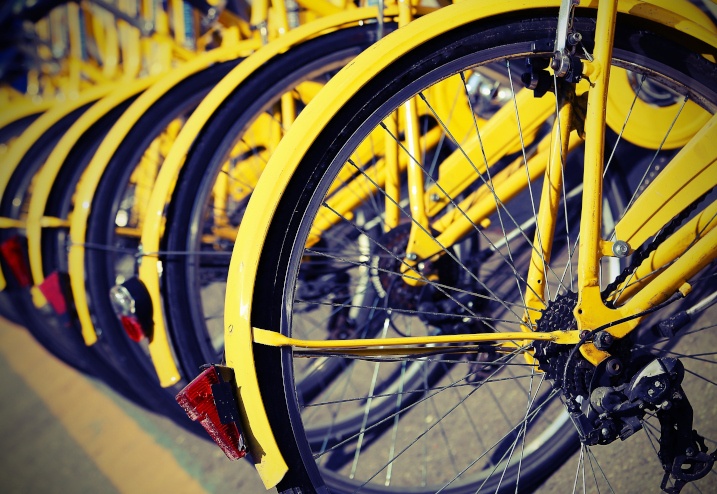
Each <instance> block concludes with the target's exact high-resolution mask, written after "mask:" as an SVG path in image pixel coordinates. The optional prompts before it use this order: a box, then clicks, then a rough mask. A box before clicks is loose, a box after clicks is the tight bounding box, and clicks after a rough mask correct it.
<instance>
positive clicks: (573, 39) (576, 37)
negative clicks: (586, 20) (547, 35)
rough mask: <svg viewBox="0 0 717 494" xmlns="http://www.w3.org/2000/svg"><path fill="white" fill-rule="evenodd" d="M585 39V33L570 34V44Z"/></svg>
mask: <svg viewBox="0 0 717 494" xmlns="http://www.w3.org/2000/svg"><path fill="white" fill-rule="evenodd" d="M582 40H583V35H582V34H580V33H572V34H570V35H568V44H569V45H572V46H575V45H577V44H578V43H580V42H581V41H582Z"/></svg>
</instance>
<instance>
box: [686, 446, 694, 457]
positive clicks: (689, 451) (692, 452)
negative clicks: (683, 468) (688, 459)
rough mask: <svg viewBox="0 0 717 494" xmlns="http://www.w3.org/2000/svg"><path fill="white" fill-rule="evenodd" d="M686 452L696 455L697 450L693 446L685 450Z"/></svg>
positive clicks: (689, 454) (688, 454)
mask: <svg viewBox="0 0 717 494" xmlns="http://www.w3.org/2000/svg"><path fill="white" fill-rule="evenodd" d="M685 454H686V455H687V456H695V450H694V449H693V448H687V449H686V450H685Z"/></svg>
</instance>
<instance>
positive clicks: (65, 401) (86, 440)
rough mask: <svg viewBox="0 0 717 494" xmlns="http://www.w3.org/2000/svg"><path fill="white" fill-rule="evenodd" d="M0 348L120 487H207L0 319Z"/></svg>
mask: <svg viewBox="0 0 717 494" xmlns="http://www.w3.org/2000/svg"><path fill="white" fill-rule="evenodd" d="M0 353H2V355H3V357H4V358H5V360H6V361H7V362H8V364H9V365H10V367H11V368H12V369H13V370H14V371H15V372H16V373H17V374H18V375H19V376H21V377H22V379H23V380H24V381H25V382H26V383H27V385H28V387H30V388H31V389H32V390H33V391H34V392H35V393H36V394H37V395H38V396H39V397H40V399H41V400H42V401H43V402H44V403H45V405H46V406H47V408H48V410H50V412H52V414H53V415H55V417H57V420H58V421H59V422H60V423H61V424H62V425H63V426H64V428H65V429H66V430H67V432H68V434H69V435H70V436H71V437H72V438H73V439H74V440H75V441H76V442H77V443H78V444H79V445H80V447H81V448H82V449H83V450H84V451H85V452H86V453H87V455H88V456H89V457H90V458H91V459H92V460H93V461H94V463H95V465H96V466H97V468H98V469H99V470H100V471H101V472H102V473H103V474H104V475H105V476H106V477H107V478H108V479H109V480H110V482H112V484H113V485H114V486H115V487H116V488H117V490H118V491H120V492H126V493H133V494H135V493H137V492H172V493H192V494H197V493H198V494H202V493H205V492H207V491H206V490H205V489H204V488H203V487H202V486H201V484H199V482H197V481H196V480H195V479H194V478H193V477H191V476H190V475H189V474H188V473H187V472H186V471H185V470H184V469H183V468H182V467H181V466H180V465H179V463H178V462H177V460H176V459H175V457H174V456H173V455H172V453H171V452H170V451H168V450H167V449H166V448H164V447H162V446H161V445H159V444H158V443H157V442H156V441H155V440H154V439H153V438H152V437H151V436H150V435H148V434H147V433H146V432H145V431H144V430H143V429H142V428H141V427H140V426H139V425H138V424H137V423H136V422H135V421H134V420H133V419H132V418H131V417H129V416H128V415H127V414H126V413H125V412H124V411H123V410H122V408H121V407H120V406H118V405H117V404H116V403H115V402H114V401H113V400H112V399H111V398H110V397H109V396H107V395H105V394H104V393H103V392H102V391H101V390H100V389H98V388H97V387H95V386H94V385H93V384H92V383H90V382H89V381H88V380H87V379H86V378H85V377H84V376H82V375H81V374H78V373H77V371H75V370H74V369H71V368H69V367H67V366H66V365H65V364H63V363H61V362H59V361H58V360H57V359H55V358H54V357H52V356H51V355H49V354H48V353H47V352H46V351H45V350H44V349H43V348H42V347H40V345H39V344H38V343H36V342H35V341H34V340H33V339H32V337H31V336H30V335H29V334H28V332H27V331H26V330H25V329H24V328H21V327H18V326H15V325H12V324H11V323H9V322H8V321H6V320H4V319H0Z"/></svg>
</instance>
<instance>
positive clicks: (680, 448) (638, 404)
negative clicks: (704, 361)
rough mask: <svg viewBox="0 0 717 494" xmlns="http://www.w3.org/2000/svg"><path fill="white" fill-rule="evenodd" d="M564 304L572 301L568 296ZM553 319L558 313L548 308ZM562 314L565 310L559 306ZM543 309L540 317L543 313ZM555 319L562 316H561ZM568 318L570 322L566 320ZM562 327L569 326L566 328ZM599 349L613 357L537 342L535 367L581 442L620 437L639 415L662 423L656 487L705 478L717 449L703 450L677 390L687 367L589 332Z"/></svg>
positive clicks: (634, 428) (668, 488)
mask: <svg viewBox="0 0 717 494" xmlns="http://www.w3.org/2000/svg"><path fill="white" fill-rule="evenodd" d="M563 302H564V303H563V305H566V306H570V305H571V303H572V300H569V299H567V298H566V300H565V301H563ZM547 311H548V312H550V313H549V314H547V315H548V316H550V317H548V319H546V321H547V320H550V321H552V322H551V324H547V323H544V324H543V327H542V328H541V324H540V320H539V324H538V329H539V330H543V331H549V330H552V329H551V328H547V327H545V326H552V324H553V323H555V319H556V317H555V316H556V315H558V314H559V313H560V312H561V311H560V310H557V308H556V307H552V308H549V309H547ZM563 312H566V313H567V310H566V311H563ZM545 316H546V314H545V313H544V314H543V317H545ZM558 319H561V318H560V317H558ZM564 322H567V321H564ZM563 329H571V328H568V326H565V327H564V328H563ZM593 338H594V341H593V342H594V343H595V344H596V346H598V347H600V346H603V348H602V349H607V348H608V347H609V349H610V353H611V355H612V357H611V358H608V359H607V360H605V361H603V362H602V363H601V364H600V365H598V366H597V367H593V366H592V365H591V364H590V363H589V362H587V361H586V360H585V359H584V358H583V357H582V356H581V354H580V352H572V353H571V348H567V349H566V348H565V346H563V345H556V344H554V343H550V342H536V343H535V357H536V359H537V361H538V362H539V366H540V369H541V370H543V371H545V373H546V376H547V377H548V378H549V379H550V380H551V381H552V383H553V386H554V387H558V388H560V389H561V390H562V392H563V396H564V397H565V401H566V404H567V408H568V412H569V414H570V418H571V419H572V421H573V423H574V424H575V427H576V429H577V432H578V435H579V437H580V441H581V442H582V443H583V444H586V445H590V446H592V445H596V444H610V443H612V442H613V441H615V440H616V439H618V438H619V439H621V440H625V439H627V438H628V437H630V436H632V435H633V434H634V433H636V432H638V431H639V430H640V429H642V427H643V419H645V418H646V417H649V416H654V417H657V419H658V420H659V422H660V440H659V446H660V450H659V452H658V456H659V459H660V462H661V464H662V468H663V470H664V476H663V478H662V482H661V485H660V487H661V488H662V490H663V491H664V492H667V493H671V494H676V493H679V492H681V490H682V488H683V487H684V486H685V485H687V484H688V483H689V482H693V481H696V480H699V479H701V478H703V477H704V476H705V475H707V474H708V473H709V472H710V471H711V470H712V467H713V466H714V463H715V460H716V459H717V452H715V451H713V452H712V453H709V452H708V448H707V446H706V445H705V440H704V438H703V437H702V436H700V435H699V434H698V433H697V431H696V430H693V428H692V425H693V424H692V423H693V409H692V406H691V405H690V402H689V400H688V398H687V395H686V394H685V392H684V390H683V389H682V382H683V379H684V375H685V369H684V365H683V364H682V362H680V360H679V359H676V358H671V357H655V356H654V355H651V354H646V353H639V352H636V351H635V350H634V349H630V348H629V346H628V345H629V343H628V342H625V341H622V340H613V339H612V337H611V335H608V334H607V333H606V332H603V333H602V334H601V333H597V334H596V335H594V337H593Z"/></svg>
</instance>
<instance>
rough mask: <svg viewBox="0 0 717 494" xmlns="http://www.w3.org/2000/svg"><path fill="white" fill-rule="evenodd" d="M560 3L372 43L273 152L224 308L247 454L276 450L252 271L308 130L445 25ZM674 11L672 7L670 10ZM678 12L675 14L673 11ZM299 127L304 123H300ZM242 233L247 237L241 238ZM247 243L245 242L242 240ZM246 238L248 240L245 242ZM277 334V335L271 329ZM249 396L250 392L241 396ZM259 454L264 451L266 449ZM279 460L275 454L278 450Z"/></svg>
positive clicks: (494, 3) (455, 11) (453, 10)
mask: <svg viewBox="0 0 717 494" xmlns="http://www.w3.org/2000/svg"><path fill="white" fill-rule="evenodd" d="M558 4H559V2H557V1H549V0H542V1H541V0H538V1H522V0H521V1H512V2H504V1H502V0H488V1H485V2H483V3H481V8H480V9H479V11H477V9H475V6H474V5H473V4H471V2H461V3H457V4H454V5H452V6H448V7H445V8H443V9H441V10H439V11H438V12H436V13H435V14H433V15H432V16H431V17H430V19H429V18H424V19H418V20H416V21H414V22H413V23H411V24H410V25H409V26H407V27H406V28H404V29H402V30H399V31H397V32H395V33H393V34H392V35H391V41H390V42H386V43H377V44H376V45H374V46H373V47H371V48H369V49H368V50H367V51H366V52H365V53H364V54H363V55H362V56H360V57H359V58H358V59H357V60H355V61H354V63H353V64H351V65H350V66H349V67H347V68H345V69H344V70H343V71H342V72H341V74H339V76H337V77H335V78H333V79H332V80H331V81H330V82H329V84H328V85H327V86H326V87H325V88H324V91H323V92H322V95H321V98H320V101H317V102H316V103H315V104H312V105H309V106H308V107H307V108H306V109H305V110H304V111H303V112H302V113H301V115H299V117H298V118H297V122H298V121H300V122H302V124H301V125H300V124H299V123H297V125H296V126H294V128H298V129H305V130H304V131H303V132H302V131H296V132H292V133H289V134H288V135H287V136H286V137H285V139H284V140H283V141H282V143H281V145H280V146H279V148H278V149H277V150H276V152H275V153H274V155H273V156H272V159H271V161H270V163H269V165H268V166H267V168H266V169H265V171H264V173H263V175H262V179H261V180H260V181H259V183H258V185H257V188H256V190H255V191H254V194H253V196H252V199H251V201H250V203H249V208H248V209H247V213H246V215H245V217H244V218H245V219H244V222H243V223H242V225H241V226H240V231H239V235H238V241H237V243H236V244H235V247H234V252H233V255H232V260H231V265H230V269H229V278H228V281H227V298H226V301H227V302H226V304H225V320H224V324H225V342H226V358H227V364H228V365H229V366H230V367H232V368H233V369H234V370H235V376H236V378H237V385H238V390H239V397H240V401H241V402H242V404H241V408H242V410H243V413H244V416H243V419H244V420H246V421H247V423H246V424H245V425H249V427H245V430H247V431H251V433H250V434H251V436H252V437H251V440H250V441H249V448H250V450H253V451H257V452H261V449H258V450H255V449H254V448H257V447H260V448H263V447H264V446H265V445H267V444H276V440H275V438H274V436H273V434H272V432H271V430H270V429H268V428H262V429H258V428H256V427H253V425H254V424H257V423H266V413H265V410H264V404H263V401H262V398H261V394H260V393H259V391H258V383H257V381H256V379H257V378H256V371H255V368H254V365H253V351H252V343H253V342H254V341H255V338H254V336H253V334H254V333H253V331H254V330H253V328H252V325H251V311H252V305H253V300H252V297H253V293H254V279H255V278H256V276H257V272H256V267H257V265H258V262H259V258H260V255H261V251H262V249H263V247H264V241H265V235H266V232H267V229H268V226H269V224H270V223H271V220H272V217H273V215H274V212H275V210H276V208H277V205H278V202H279V199H280V197H279V194H280V191H282V190H284V189H285V187H286V185H287V183H288V182H289V180H290V178H291V176H292V174H293V173H294V168H293V167H292V166H288V165H287V163H291V164H294V165H293V166H295V164H297V163H299V161H300V157H301V156H303V155H304V153H305V152H306V150H307V148H308V146H309V145H310V144H311V142H312V140H313V139H312V131H313V129H316V128H322V127H324V126H325V125H326V124H327V122H328V121H329V119H330V118H331V115H333V114H334V113H335V112H336V111H338V109H339V108H340V107H341V105H342V103H343V101H344V99H345V96H346V95H350V94H354V93H355V92H356V90H357V88H359V87H361V86H362V85H363V83H364V81H366V80H368V79H370V77H371V76H372V74H376V73H379V72H380V71H381V70H382V69H383V68H384V67H386V65H388V64H389V63H391V62H392V61H393V60H394V59H395V58H396V57H398V56H400V54H401V53H402V49H403V48H404V47H410V46H414V45H415V44H417V43H421V42H423V41H426V40H428V39H432V38H433V37H435V36H436V35H437V34H438V33H440V32H442V31H443V30H445V29H446V26H459V25H462V24H463V23H468V22H471V21H474V20H478V19H481V18H487V17H490V16H493V15H496V14H504V13H510V12H516V11H521V10H526V9H530V8H545V7H553V8H555V7H557V6H558ZM671 5H672V6H673V8H674V4H671ZM580 6H581V7H589V8H597V1H594V0H593V1H583V2H581V4H580ZM617 7H618V10H619V11H620V12H624V13H630V14H632V15H636V16H639V17H644V18H647V19H650V20H653V21H655V22H657V23H662V24H666V25H669V26H671V27H674V28H676V29H678V30H681V31H683V32H686V33H688V34H691V35H694V36H696V37H698V38H699V39H702V40H706V41H707V42H709V43H710V44H712V46H717V38H716V37H715V36H714V34H713V33H711V32H710V31H708V30H707V29H705V28H703V27H702V26H699V25H698V24H695V23H693V22H691V21H689V20H687V19H685V18H683V17H681V16H679V15H678V14H676V13H675V12H674V11H670V10H668V9H662V8H659V7H655V6H654V5H649V4H646V3H643V2H637V1H632V0H628V1H622V2H619V3H618V5H617ZM678 11H680V12H681V10H678ZM303 122H305V123H306V124H303ZM242 232H248V235H246V236H244V235H242ZM249 238H250V239H251V240H250V241H249V240H248V239H249ZM244 239H246V240H244ZM269 329H273V330H276V329H278V328H269ZM247 390H251V392H247ZM263 451H264V452H265V451H266V449H265V448H264V450H263ZM277 453H278V451H277ZM283 464H284V463H283V459H282V458H281V455H280V453H279V454H278V456H277V455H267V454H266V453H264V454H260V456H259V464H258V465H257V466H258V468H257V470H258V472H259V474H260V476H261V478H262V480H263V481H264V483H265V485H267V487H270V486H273V485H275V484H276V483H277V482H278V481H279V480H280V478H281V475H283V474H281V471H282V465H283Z"/></svg>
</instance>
